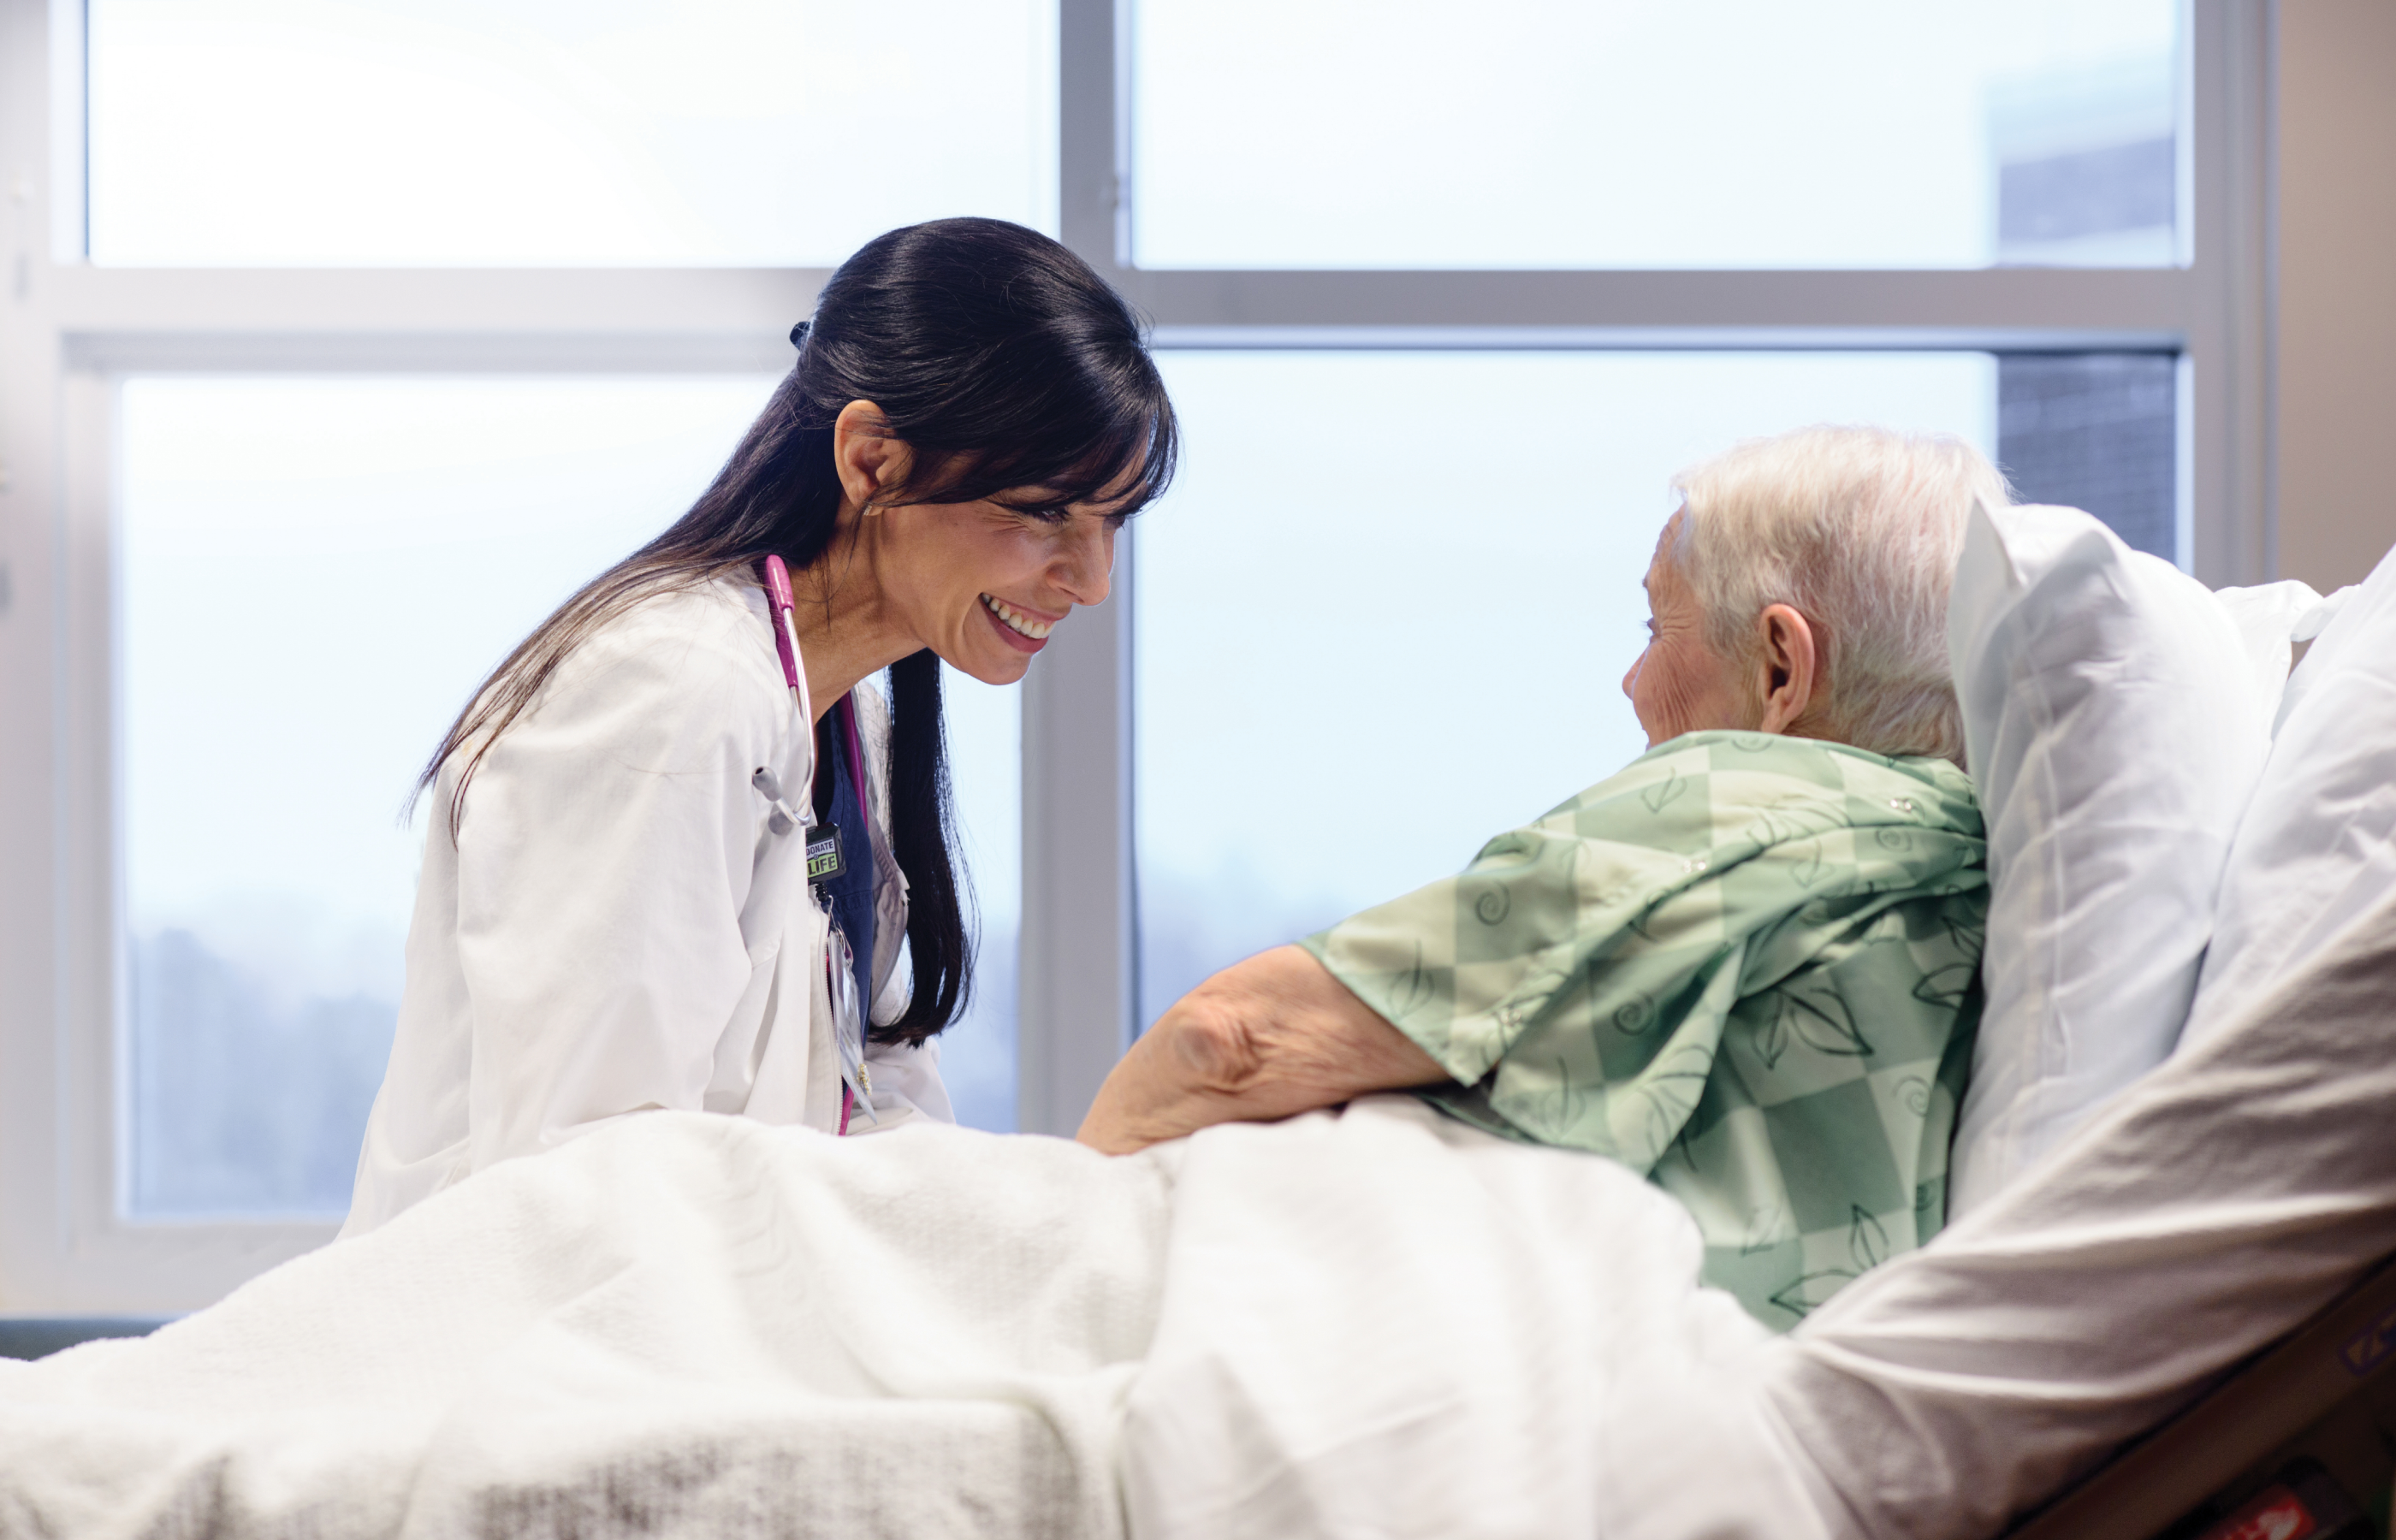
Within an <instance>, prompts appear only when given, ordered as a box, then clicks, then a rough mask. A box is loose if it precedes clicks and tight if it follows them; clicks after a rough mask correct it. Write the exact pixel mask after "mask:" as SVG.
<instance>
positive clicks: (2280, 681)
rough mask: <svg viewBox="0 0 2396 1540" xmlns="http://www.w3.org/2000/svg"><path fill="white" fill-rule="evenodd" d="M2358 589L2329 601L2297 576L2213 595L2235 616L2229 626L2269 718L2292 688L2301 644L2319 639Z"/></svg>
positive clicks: (2349, 590)
mask: <svg viewBox="0 0 2396 1540" xmlns="http://www.w3.org/2000/svg"><path fill="white" fill-rule="evenodd" d="M2352 592H2353V590H2352V589H2350V588H2345V589H2340V590H2338V591H2337V592H2336V593H2335V594H2332V595H2331V596H2330V597H2329V598H2327V599H2324V598H2323V597H2322V596H2321V595H2320V594H2318V593H2315V592H2314V591H2313V590H2312V587H2311V585H2310V584H2308V583H2299V582H2297V581H2296V580H2295V579H2294V578H2289V579H2286V580H2284V581H2282V582H2277V583H2264V584H2262V585H2260V586H2258V587H2256V588H2226V589H2216V590H2214V591H2213V597H2214V598H2215V599H2216V600H2218V601H2220V603H2221V606H2222V607H2223V608H2224V609H2226V610H2228V611H2229V612H2230V624H2231V625H2233V626H2235V627H2237V628H2238V640H2239V642H2240V643H2241V644H2243V645H2244V647H2245V649H2246V662H2247V666H2248V667H2249V668H2251V669H2253V670H2254V672H2255V688H2256V694H2257V695H2258V696H2259V697H2260V698H2261V702H2262V707H2263V716H2264V720H2266V721H2270V719H2271V718H2273V717H2275V716H2277V715H2278V714H2279V710H2280V696H2281V693H2282V692H2283V691H2284V690H2285V689H2286V688H2287V686H2288V660H2289V659H2290V658H2291V657H2295V656H2296V644H2297V643H2299V642H2309V641H2311V640H2312V639H2313V638H2314V637H2316V636H2318V635H2320V634H2321V631H2322V627H2323V625H2324V624H2326V623H2327V622H2328V620H2329V618H2330V617H2332V616H2333V615H2335V614H2336V613H2337V606H2338V605H2339V604H2342V603H2344V602H2345V599H2346V596H2347V595H2348V594H2349V593H2352Z"/></svg>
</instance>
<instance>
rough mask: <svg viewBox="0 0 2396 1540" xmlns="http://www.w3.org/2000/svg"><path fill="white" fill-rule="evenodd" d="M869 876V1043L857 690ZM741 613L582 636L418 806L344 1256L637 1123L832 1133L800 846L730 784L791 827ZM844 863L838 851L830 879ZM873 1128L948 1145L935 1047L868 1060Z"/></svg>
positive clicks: (830, 1058) (718, 586)
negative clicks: (449, 1190)
mask: <svg viewBox="0 0 2396 1540" xmlns="http://www.w3.org/2000/svg"><path fill="white" fill-rule="evenodd" d="M856 698H857V704H858V712H857V716H858V726H859V737H860V739H861V744H862V748H863V751H864V760H865V767H866V781H867V787H866V790H865V796H866V800H867V804H868V806H869V807H870V808H871V809H872V816H871V818H870V820H869V821H870V822H871V823H872V826H873V827H872V839H871V842H870V857H871V858H872V860H873V861H874V862H875V864H876V866H877V868H878V870H879V873H880V883H879V884H878V889H877V895H876V900H875V915H874V948H873V953H874V955H873V966H872V982H873V991H874V1008H873V1012H872V1016H873V1019H875V1020H876V1021H887V1020H890V1019H892V1018H894V1017H895V1016H897V1014H898V1013H899V1011H900V1010H902V1009H903V1008H904V1005H905V989H904V983H903V980H901V979H899V978H897V977H894V975H896V973H897V968H896V963H897V962H898V953H899V945H900V942H901V940H902V939H903V936H904V934H905V930H906V923H907V896H906V881H905V879H904V878H903V877H902V876H901V875H900V874H899V868H898V865H897V863H896V862H895V861H894V860H893V859H892V858H891V856H890V832H889V800H888V773H887V763H886V761H887V757H888V742H889V717H888V713H887V710H886V708H885V706H884V704H883V702H882V699H881V697H879V696H878V695H876V694H875V693H874V692H873V691H872V690H871V689H869V688H865V687H862V686H860V687H859V690H858V691H857V697H856ZM799 715H800V713H799V709H798V706H797V704H796V703H795V702H794V701H793V700H792V696H791V691H790V688H789V686H788V685H787V684H786V683H785V682H784V680H783V677H782V671H781V665H780V663H779V660H778V658H777V657H776V654H775V650H774V641H773V631H772V630H771V629H770V626H769V624H768V621H767V617H766V608H765V596H764V594H763V593H762V592H761V591H760V590H759V589H758V588H757V587H756V586H755V585H754V584H753V583H750V582H744V581H741V580H739V579H734V578H720V579H717V580H714V581H712V582H708V583H704V584H701V585H699V587H697V588H695V589H692V590H689V591H683V592H679V593H672V594H665V595H660V596H658V597H655V598H652V599H648V600H646V601H644V602H642V603H641V604H637V605H636V606H635V607H634V608H632V610H631V611H629V612H627V613H626V614H624V615H622V616H619V617H617V618H615V619H613V620H611V621H609V622H608V623H607V624H606V626H604V627H602V628H601V629H600V630H598V631H595V632H593V633H592V635H590V636H589V637H587V638H585V639H584V640H583V641H582V642H581V643H580V644H579V645H577V646H576V647H575V648H574V649H573V651H572V652H571V653H570V654H568V655H567V657H566V659H565V660H564V661H563V662H562V663H561V664H560V665H559V666H558V669H557V671H556V672H555V673H554V674H553V675H552V676H551V678H550V679H549V681H548V682H547V683H546V684H544V685H543V686H542V688H541V690H540V692H539V695H538V696H537V697H535V699H534V701H533V703H532V705H531V706H530V707H529V708H528V709H527V710H526V711H525V712H524V713H523V714H522V715H521V716H519V717H518V718H517V720H516V722H515V723H514V724H513V725H512V726H511V727H509V728H508V730H507V731H506V732H505V733H504V734H502V735H501V736H500V737H499V740H498V742H497V743H496V744H495V745H494V746H493V748H492V749H491V750H490V752H489V753H488V754H487V755H486V756H485V758H484V760H483V763H482V766H481V768H480V769H478V770H477V771H476V772H475V774H474V777H473V782H472V784H471V785H470V787H469V788H468V791H467V796H466V803H465V818H464V822H463V826H462V829H461V832H460V833H459V837H458V839H456V840H455V841H453V840H452V839H451V838H450V834H449V824H448V817H447V814H448V809H449V806H450V802H451V799H452V797H453V796H454V794H455V791H456V776H457V774H458V771H459V767H460V762H461V761H462V760H463V759H464V757H465V756H463V755H453V756H452V757H451V760H450V763H448V764H446V765H445V766H444V767H443V768H442V771H441V775H440V778H439V780H438V781H437V782H436V783H435V786H434V788H433V796H432V797H431V798H430V799H429V801H430V803H431V806H432V816H431V818H430V820H429V824H428V830H429V831H428V834H427V837H426V841H425V849H424V867H423V874H422V877H421V878H420V880H419V883H418V887H417V896H416V913H415V918H414V921H413V923H411V924H410V926H409V930H408V937H407V985H406V991H405V993H404V994H403V995H402V997H401V1000H400V1008H399V1028H398V1035H397V1037H396V1039H395V1040H394V1041H393V1044H392V1054H391V1067H390V1069H389V1071H388V1072H387V1073H386V1074H385V1075H384V1077H383V1083H382V1090H381V1092H380V1093H379V1095H377V1096H376V1098H375V1105H374V1112H373V1115H372V1116H371V1117H370V1118H369V1119H368V1120H367V1122H366V1143H365V1147H364V1148H363V1149H362V1150H361V1151H360V1152H359V1156H358V1175H357V1188H356V1192H355V1195H354V1197H353V1200H352V1202H351V1207H350V1216H349V1222H348V1223H347V1224H346V1225H345V1226H344V1227H343V1228H342V1231H341V1233H342V1234H343V1235H344V1236H350V1235H358V1234H363V1233H364V1232H366V1231H367V1230H370V1229H372V1228H375V1227H376V1226H378V1225H380V1224H381V1223H383V1222H384V1221H385V1220H387V1219H389V1218H391V1217H392V1215H395V1214H397V1213H399V1212H400V1211H401V1210H403V1209H406V1208H407V1207H409V1206H410V1205H412V1204H415V1203H418V1202H420V1201H423V1200H424V1199H426V1198H428V1197H430V1196H432V1195H433V1193H435V1192H438V1191H440V1190H441V1189H442V1188H446V1187H448V1186H450V1185H451V1184H453V1183H456V1182H458V1181H460V1180H462V1179H464V1178H465V1177H467V1176H469V1175H473V1173H474V1172H477V1171H480V1170H482V1169H484V1168H485V1167H486V1166H490V1165H493V1164H495V1163H497V1162H500V1161H504V1160H509V1159H512V1157H515V1156H518V1155H530V1154H535V1153H538V1152H539V1151H541V1150H544V1149H549V1148H554V1147H555V1146H557V1145H559V1144H562V1143H564V1142H565V1141H566V1140H567V1139H570V1138H572V1137H574V1136H575V1135H578V1134H580V1133H583V1132H585V1131H587V1130H589V1129H592V1128H594V1127H597V1126H598V1125H600V1124H601V1123H604V1122H609V1121H610V1120H613V1119H616V1118H620V1117H624V1116H627V1115H629V1114H632V1113H634V1112H639V1111H643V1110H646V1109H655V1108H671V1109H698V1110H706V1111H711V1112H729V1113H739V1114H741V1115H743V1116H746V1117H752V1118H756V1119H758V1120H760V1121H761V1122H770V1123H804V1124H805V1125H807V1126H809V1127H812V1128H818V1129H823V1130H827V1131H829V1130H832V1129H835V1128H836V1127H837V1126H838V1124H839V1121H840V1078H839V1065H838V1057H837V1054H836V1052H835V1049H834V1046H833V1043H832V1003H831V999H830V995H829V991H828V989H827V987H826V983H825V970H824V961H823V949H824V946H825V943H826V938H827V935H828V932H829V921H828V920H827V918H826V916H825V915H824V913H823V912H822V910H821V909H819V908H818V906H817V905H816V904H815V903H814V902H813V901H812V899H811V897H810V896H809V894H808V890H807V883H806V878H805V846H804V842H803V840H802V838H801V836H800V835H799V833H798V832H797V831H795V830H793V831H792V832H791V833H788V834H776V833H774V832H773V831H772V830H771V829H770V828H769V827H768V826H767V823H766V817H767V814H768V812H769V811H770V809H769V804H768V803H766V801H765V797H764V796H763V795H762V794H761V793H760V792H758V791H757V790H755V788H753V787H752V785H751V783H750V778H751V777H752V775H753V774H754V773H755V772H756V770H757V769H758V768H759V767H760V766H770V767H771V768H772V769H773V770H774V772H775V774H776V776H777V777H779V780H780V782H781V784H782V786H783V787H784V788H785V789H786V796H787V797H788V798H789V799H790V800H791V801H792V802H793V803H796V802H797V800H798V799H799V798H801V797H803V796H805V791H806V787H807V785H808V776H809V771H810V766H809V763H808V760H809V756H810V751H811V748H812V743H813V737H812V735H811V734H810V733H809V732H808V731H807V730H806V726H805V724H803V723H802V722H801V721H800V720H799ZM867 843H868V842H866V841H859V840H856V839H854V838H853V837H852V839H851V841H850V844H849V856H850V858H851V859H858V858H860V857H865V856H868V855H869V852H868V850H867V849H864V848H860V847H861V846H865V845H867ZM866 1057H867V1059H868V1060H869V1061H870V1062H871V1063H872V1067H873V1069H872V1083H873V1098H872V1099H873V1108H874V1112H875V1114H876V1117H877V1119H878V1122H871V1123H869V1122H865V1121H864V1119H863V1117H862V1115H861V1114H859V1115H858V1116H855V1117H852V1119H851V1121H850V1132H851V1133H852V1134H854V1133H857V1132H859V1129H860V1128H865V1129H871V1130H873V1131H877V1132H878V1131H880V1130H885V1129H889V1128H893V1127H897V1126H899V1125H901V1124H903V1123H905V1122H909V1121H911V1120H912V1119H916V1118H924V1117H930V1118H936V1119H938V1120H940V1121H942V1122H953V1121H954V1114H953V1113H952V1112H951V1110H950V1108H949V1098H948V1093H947V1091H946V1090H945V1089H944V1088H943V1087H942V1085H941V1083H940V1078H939V1054H938V1048H937V1047H936V1046H934V1045H932V1044H926V1045H925V1047H923V1048H906V1047H890V1046H883V1045H873V1046H872V1047H870V1048H869V1049H868V1052H867V1055H866Z"/></svg>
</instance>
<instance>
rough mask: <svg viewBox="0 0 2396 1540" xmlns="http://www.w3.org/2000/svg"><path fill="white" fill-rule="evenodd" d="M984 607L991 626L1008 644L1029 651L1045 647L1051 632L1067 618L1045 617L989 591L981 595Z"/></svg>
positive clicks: (983, 611) (983, 610) (1057, 616)
mask: <svg viewBox="0 0 2396 1540" xmlns="http://www.w3.org/2000/svg"><path fill="white" fill-rule="evenodd" d="M981 609H982V613H983V614H984V615H986V616H988V617H990V622H991V625H992V629H993V630H995V631H997V632H998V634H999V635H1000V637H1002V638H1003V639H1004V640H1005V643H1006V644H1007V645H1008V646H1010V647H1014V648H1016V649H1018V651H1021V652H1027V653H1036V652H1038V651H1039V650H1040V649H1041V648H1043V647H1045V646H1046V645H1047V644H1048V633H1049V631H1053V630H1054V629H1056V625H1057V622H1058V621H1059V620H1062V619H1063V618H1065V617H1063V616H1061V615H1045V616H1044V615H1042V614H1040V613H1039V612H1038V611H1037V610H1027V609H1023V608H1021V607H1019V606H1018V605H1015V604H1008V603H1007V602H1006V601H1005V600H1004V599H1001V598H998V597H997V596H995V595H993V594H988V593H985V594H983V595H982V596H981Z"/></svg>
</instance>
